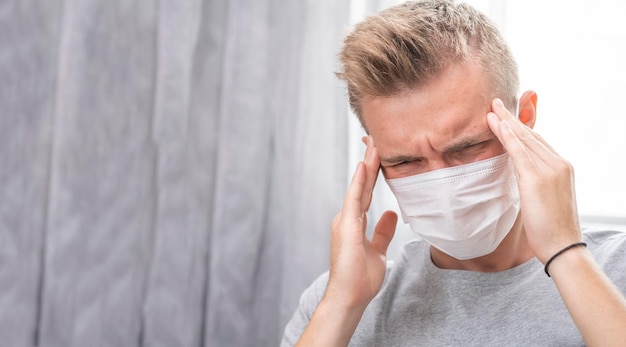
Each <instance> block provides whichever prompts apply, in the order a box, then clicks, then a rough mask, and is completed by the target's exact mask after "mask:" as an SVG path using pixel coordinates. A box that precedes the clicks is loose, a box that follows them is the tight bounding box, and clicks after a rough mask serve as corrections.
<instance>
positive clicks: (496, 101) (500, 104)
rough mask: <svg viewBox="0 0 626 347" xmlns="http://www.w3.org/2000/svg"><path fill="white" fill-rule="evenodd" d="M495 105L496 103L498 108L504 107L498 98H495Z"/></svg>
mask: <svg viewBox="0 0 626 347" xmlns="http://www.w3.org/2000/svg"><path fill="white" fill-rule="evenodd" d="M495 103H496V106H498V107H504V104H503V103H502V100H500V99H499V98H496V100H495Z"/></svg>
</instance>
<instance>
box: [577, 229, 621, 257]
mask: <svg viewBox="0 0 626 347" xmlns="http://www.w3.org/2000/svg"><path fill="white" fill-rule="evenodd" d="M583 239H584V240H585V242H587V247H589V249H590V250H591V252H592V253H593V254H594V255H595V256H596V257H600V258H606V257H609V256H611V255H612V254H624V253H626V231H623V230H614V229H599V228H585V229H583Z"/></svg>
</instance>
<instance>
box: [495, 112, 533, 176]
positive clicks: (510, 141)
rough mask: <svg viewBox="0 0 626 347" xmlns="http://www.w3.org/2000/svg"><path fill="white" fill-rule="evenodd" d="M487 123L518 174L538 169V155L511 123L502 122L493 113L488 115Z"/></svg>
mask: <svg viewBox="0 0 626 347" xmlns="http://www.w3.org/2000/svg"><path fill="white" fill-rule="evenodd" d="M487 123H488V124H489V128H490V129H491V131H492V132H493V133H494V134H495V135H496V137H497V138H498V140H499V141H500V143H502V146H504V149H505V150H506V151H507V152H508V153H509V155H510V156H511V159H513V164H514V165H515V167H516V168H518V170H517V171H518V173H519V172H520V171H521V172H528V170H535V169H536V168H537V166H536V163H535V160H536V157H537V156H536V155H534V154H532V152H531V151H530V150H528V147H526V146H525V145H524V144H523V143H522V142H521V141H520V139H519V137H518V136H517V134H515V132H514V131H513V130H512V129H511V127H510V125H509V122H507V121H503V120H500V118H499V117H498V116H497V115H496V114H495V113H493V112H489V113H488V114H487Z"/></svg>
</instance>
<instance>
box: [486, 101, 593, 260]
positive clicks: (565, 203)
mask: <svg viewBox="0 0 626 347" xmlns="http://www.w3.org/2000/svg"><path fill="white" fill-rule="evenodd" d="M492 110H493V112H490V113H489V114H488V115H487V121H488V123H489V127H490V128H491V131H493V133H494V134H495V135H496V136H497V137H498V139H499V140H500V142H501V143H502V145H503V146H504V148H505V149H506V151H507V152H508V153H509V155H510V156H511V158H512V159H513V164H514V165H515V171H516V175H517V183H518V186H519V193H520V200H521V206H522V219H523V223H524V229H525V231H526V237H527V238H528V243H529V246H530V248H531V249H532V251H533V252H534V254H535V256H536V257H537V258H538V259H539V260H540V261H541V262H542V263H545V262H546V261H548V259H549V258H550V257H551V256H552V255H553V254H555V253H556V252H558V251H559V250H561V249H563V248H564V247H566V246H568V245H570V244H573V243H575V242H579V241H580V240H581V233H580V226H579V224H578V212H577V208H576V197H575V194H574V171H573V168H572V166H571V165H570V164H569V163H568V162H567V161H566V160H565V159H563V158H561V157H560V156H559V155H558V154H557V153H556V151H554V149H553V148H552V147H551V146H550V145H549V144H548V143H547V142H546V141H545V140H544V139H543V138H541V136H539V135H538V134H537V133H535V132H534V131H533V130H532V129H530V128H529V127H527V126H526V125H525V124H524V123H522V122H520V121H519V120H518V119H517V118H515V117H513V115H512V114H511V113H510V112H509V111H508V110H507V109H506V108H505V107H504V105H503V104H502V101H500V99H495V100H494V101H493V103H492Z"/></svg>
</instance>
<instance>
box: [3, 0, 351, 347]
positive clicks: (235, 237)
mask: <svg viewBox="0 0 626 347" xmlns="http://www.w3.org/2000/svg"><path fill="white" fill-rule="evenodd" d="M347 22H348V2H344V1H332V0H324V1H314V0H307V1H287V0H284V1H280V0H206V1H201V0H185V1H181V0H161V1H158V0H65V1H62V0H14V1H9V0H7V1H2V2H0V341H1V343H0V345H3V346H4V345H6V346H34V345H39V346H81V347H83V346H275V345H278V343H279V340H280V337H281V335H282V329H283V327H284V325H285V323H286V322H287V320H288V319H289V318H290V316H291V314H292V313H293V311H294V310H295V308H296V305H297V301H298V297H299V295H300V293H301V292H302V290H303V289H304V288H305V287H306V286H307V285H308V284H309V283H310V282H311V281H312V280H313V279H314V278H315V277H317V276H318V275H319V274H321V273H322V272H323V271H325V270H326V269H327V268H328V252H329V249H328V242H329V226H330V222H331V220H332V217H333V216H334V214H335V213H337V212H338V211H339V209H340V207H341V202H342V200H343V195H344V192H345V189H346V186H347V172H348V171H349V170H350V169H349V168H348V161H347V142H348V139H347V135H346V134H347V129H346V128H347V115H346V112H347V102H346V91H345V88H344V86H343V84H342V83H341V82H340V81H338V80H337V79H336V77H335V76H334V74H333V73H334V72H335V71H336V70H337V57H336V53H337V51H338V49H339V46H340V43H341V39H342V36H343V34H344V33H345V31H346V28H347Z"/></svg>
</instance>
